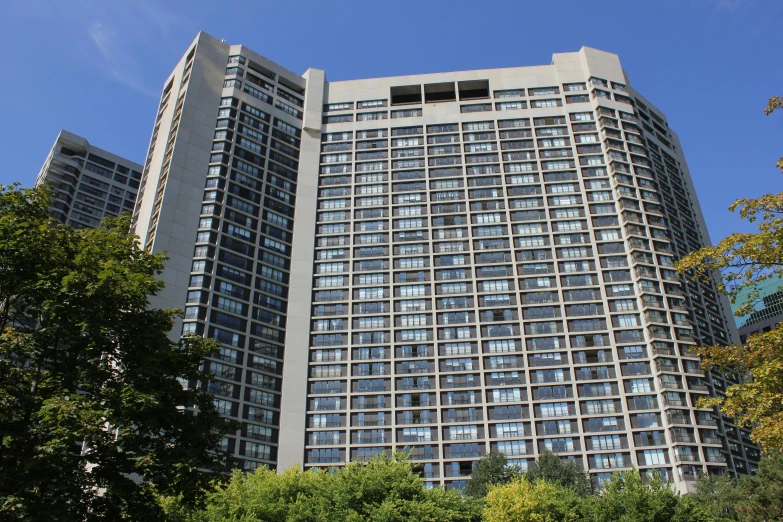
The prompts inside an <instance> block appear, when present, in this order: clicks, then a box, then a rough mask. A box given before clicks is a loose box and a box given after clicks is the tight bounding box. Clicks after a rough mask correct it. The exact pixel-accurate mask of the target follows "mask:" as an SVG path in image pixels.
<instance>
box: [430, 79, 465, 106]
mask: <svg viewBox="0 0 783 522" xmlns="http://www.w3.org/2000/svg"><path fill="white" fill-rule="evenodd" d="M450 101H457V90H456V89H455V87H454V82H448V83H428V84H427V85H425V86H424V102H425V103H439V102H450Z"/></svg>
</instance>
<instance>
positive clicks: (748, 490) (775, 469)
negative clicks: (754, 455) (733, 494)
mask: <svg viewBox="0 0 783 522" xmlns="http://www.w3.org/2000/svg"><path fill="white" fill-rule="evenodd" d="M739 490H740V491H739V494H740V497H741V498H740V501H739V502H738V504H737V514H738V515H739V519H740V520H741V521H742V522H759V521H765V522H766V521H783V453H781V452H774V453H770V454H767V455H765V456H764V457H763V458H762V459H761V461H760V462H759V470H758V472H757V473H756V474H755V475H753V476H746V477H742V479H741V480H740V487H739Z"/></svg>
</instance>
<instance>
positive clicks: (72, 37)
mask: <svg viewBox="0 0 783 522" xmlns="http://www.w3.org/2000/svg"><path fill="white" fill-rule="evenodd" d="M0 1H2V0H0ZM6 1H7V0H6ZM11 3H12V7H13V8H14V9H13V10H14V11H15V12H14V15H16V16H19V17H24V18H29V19H35V20H36V22H38V23H39V24H40V23H41V22H42V20H43V19H48V20H47V21H48V22H49V23H50V24H52V25H54V24H56V25H57V26H58V27H61V28H66V27H67V28H68V32H69V34H68V36H69V37H68V38H67V39H63V40H62V41H63V51H64V52H65V53H67V54H69V55H70V56H71V58H72V59H74V60H75V61H76V62H77V63H81V64H82V65H83V66H85V67H86V68H89V69H91V70H93V71H97V72H98V73H100V74H102V75H104V76H105V77H107V78H109V79H111V80H112V81H114V82H116V83H117V84H119V85H122V86H124V87H125V88H128V89H131V90H133V91H135V92H137V93H139V94H142V95H143V96H148V97H152V98H157V97H158V96H159V95H160V91H159V89H160V84H161V83H162V81H163V79H164V78H162V77H160V76H161V74H167V73H165V72H163V70H165V68H163V69H162V68H161V65H160V60H161V58H162V57H166V58H167V60H168V61H167V64H166V65H167V66H170V58H169V56H171V57H173V56H176V55H177V53H178V52H180V51H182V49H184V44H183V42H185V41H187V40H188V38H192V37H193V36H195V34H196V32H197V30H198V23H197V22H196V21H194V19H193V17H194V16H199V13H201V12H203V11H204V9H205V8H204V6H199V5H198V4H191V2H190V1H188V2H184V1H182V2H181V1H179V0H70V1H69V2H51V1H50V0H11Z"/></svg>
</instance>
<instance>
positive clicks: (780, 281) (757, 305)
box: [732, 277, 783, 343]
mask: <svg viewBox="0 0 783 522" xmlns="http://www.w3.org/2000/svg"><path fill="white" fill-rule="evenodd" d="M781 286H783V278H781V277H775V278H772V279H768V280H767V281H764V282H762V283H759V284H758V285H756V287H755V288H754V289H755V290H756V291H757V292H758V298H756V299H755V302H754V303H753V311H752V312H751V313H750V314H748V315H746V316H744V317H738V318H736V323H737V328H738V329H739V335H740V342H742V343H744V342H745V341H746V340H747V338H748V336H749V335H752V334H754V333H763V332H769V331H770V330H772V329H773V328H775V327H776V326H777V325H778V323H781V322H783V290H781ZM750 293H751V289H750V288H748V289H746V290H743V291H742V292H740V294H739V295H738V296H737V299H736V303H735V304H733V305H732V310H734V311H736V310H737V309H738V308H739V307H740V305H743V304H745V303H747V302H748V301H749V300H750Z"/></svg>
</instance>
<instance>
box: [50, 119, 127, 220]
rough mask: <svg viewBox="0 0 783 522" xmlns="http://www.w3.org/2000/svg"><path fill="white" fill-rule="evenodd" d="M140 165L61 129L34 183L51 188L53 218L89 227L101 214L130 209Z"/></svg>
mask: <svg viewBox="0 0 783 522" xmlns="http://www.w3.org/2000/svg"><path fill="white" fill-rule="evenodd" d="M141 171H142V166H141V165H139V164H138V163H136V162H133V161H130V160H128V159H125V158H123V157H120V156H117V155H116V154H112V153H111V152H108V151H106V150H103V149H100V148H98V147H95V146H94V145H90V142H89V141H87V140H86V139H85V138H83V137H81V136H78V135H76V134H73V133H71V132H68V131H66V130H61V131H60V134H59V135H58V136H57V139H56V140H55V142H54V145H53V146H52V149H51V151H50V152H49V155H48V156H47V157H46V161H45V162H44V165H43V167H42V168H41V171H40V172H39V173H38V178H37V179H36V181H35V186H40V185H43V184H46V185H48V186H49V187H50V188H51V189H52V190H53V192H54V195H53V198H52V203H51V206H50V210H49V212H50V214H51V216H52V217H53V218H55V219H57V220H59V221H61V222H63V223H65V224H68V225H71V226H73V227H76V228H91V227H96V226H98V225H99V224H100V222H101V219H103V217H104V216H118V215H120V214H122V213H123V212H133V207H134V205H135V204H136V195H137V193H138V189H139V180H140V179H141Z"/></svg>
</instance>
